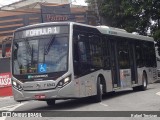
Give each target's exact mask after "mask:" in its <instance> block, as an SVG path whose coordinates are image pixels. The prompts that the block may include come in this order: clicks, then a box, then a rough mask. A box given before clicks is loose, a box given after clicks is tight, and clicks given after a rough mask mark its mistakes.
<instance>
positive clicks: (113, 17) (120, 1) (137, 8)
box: [87, 0, 160, 53]
mask: <svg viewBox="0 0 160 120" xmlns="http://www.w3.org/2000/svg"><path fill="white" fill-rule="evenodd" d="M94 1H95V0H87V2H88V3H89V5H93V4H94ZM98 1H99V0H98ZM93 8H94V7H93ZM98 10H99V13H100V15H101V17H103V18H104V20H105V22H104V23H105V24H106V25H108V26H112V27H118V28H122V29H125V30H127V31H128V32H138V33H139V34H141V35H148V33H147V32H148V30H150V36H152V37H154V39H155V41H156V42H157V46H158V50H159V53H160V0H101V1H99V2H98ZM158 43H159V44H158Z"/></svg>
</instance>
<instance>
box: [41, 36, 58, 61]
mask: <svg viewBox="0 0 160 120" xmlns="http://www.w3.org/2000/svg"><path fill="white" fill-rule="evenodd" d="M55 37H56V35H53V36H52V37H51V39H50V40H49V42H48V44H47V45H46V46H44V51H43V64H44V63H45V56H46V55H47V54H48V53H49V51H50V48H51V46H52V45H53V43H54V41H55Z"/></svg>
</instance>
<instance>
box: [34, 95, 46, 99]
mask: <svg viewBox="0 0 160 120" xmlns="http://www.w3.org/2000/svg"><path fill="white" fill-rule="evenodd" d="M35 98H36V99H45V98H46V96H45V95H35Z"/></svg>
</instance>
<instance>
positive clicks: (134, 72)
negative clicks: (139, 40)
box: [129, 43, 138, 84]
mask: <svg viewBox="0 0 160 120" xmlns="http://www.w3.org/2000/svg"><path fill="white" fill-rule="evenodd" d="M129 48H130V64H131V79H132V84H137V83H138V76H137V65H136V54H135V45H134V43H130V47H129Z"/></svg>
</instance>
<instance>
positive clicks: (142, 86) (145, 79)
mask: <svg viewBox="0 0 160 120" xmlns="http://www.w3.org/2000/svg"><path fill="white" fill-rule="evenodd" d="M147 84H148V81H147V75H146V73H143V76H142V85H141V86H140V87H139V90H141V91H145V90H146V89H147Z"/></svg>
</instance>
